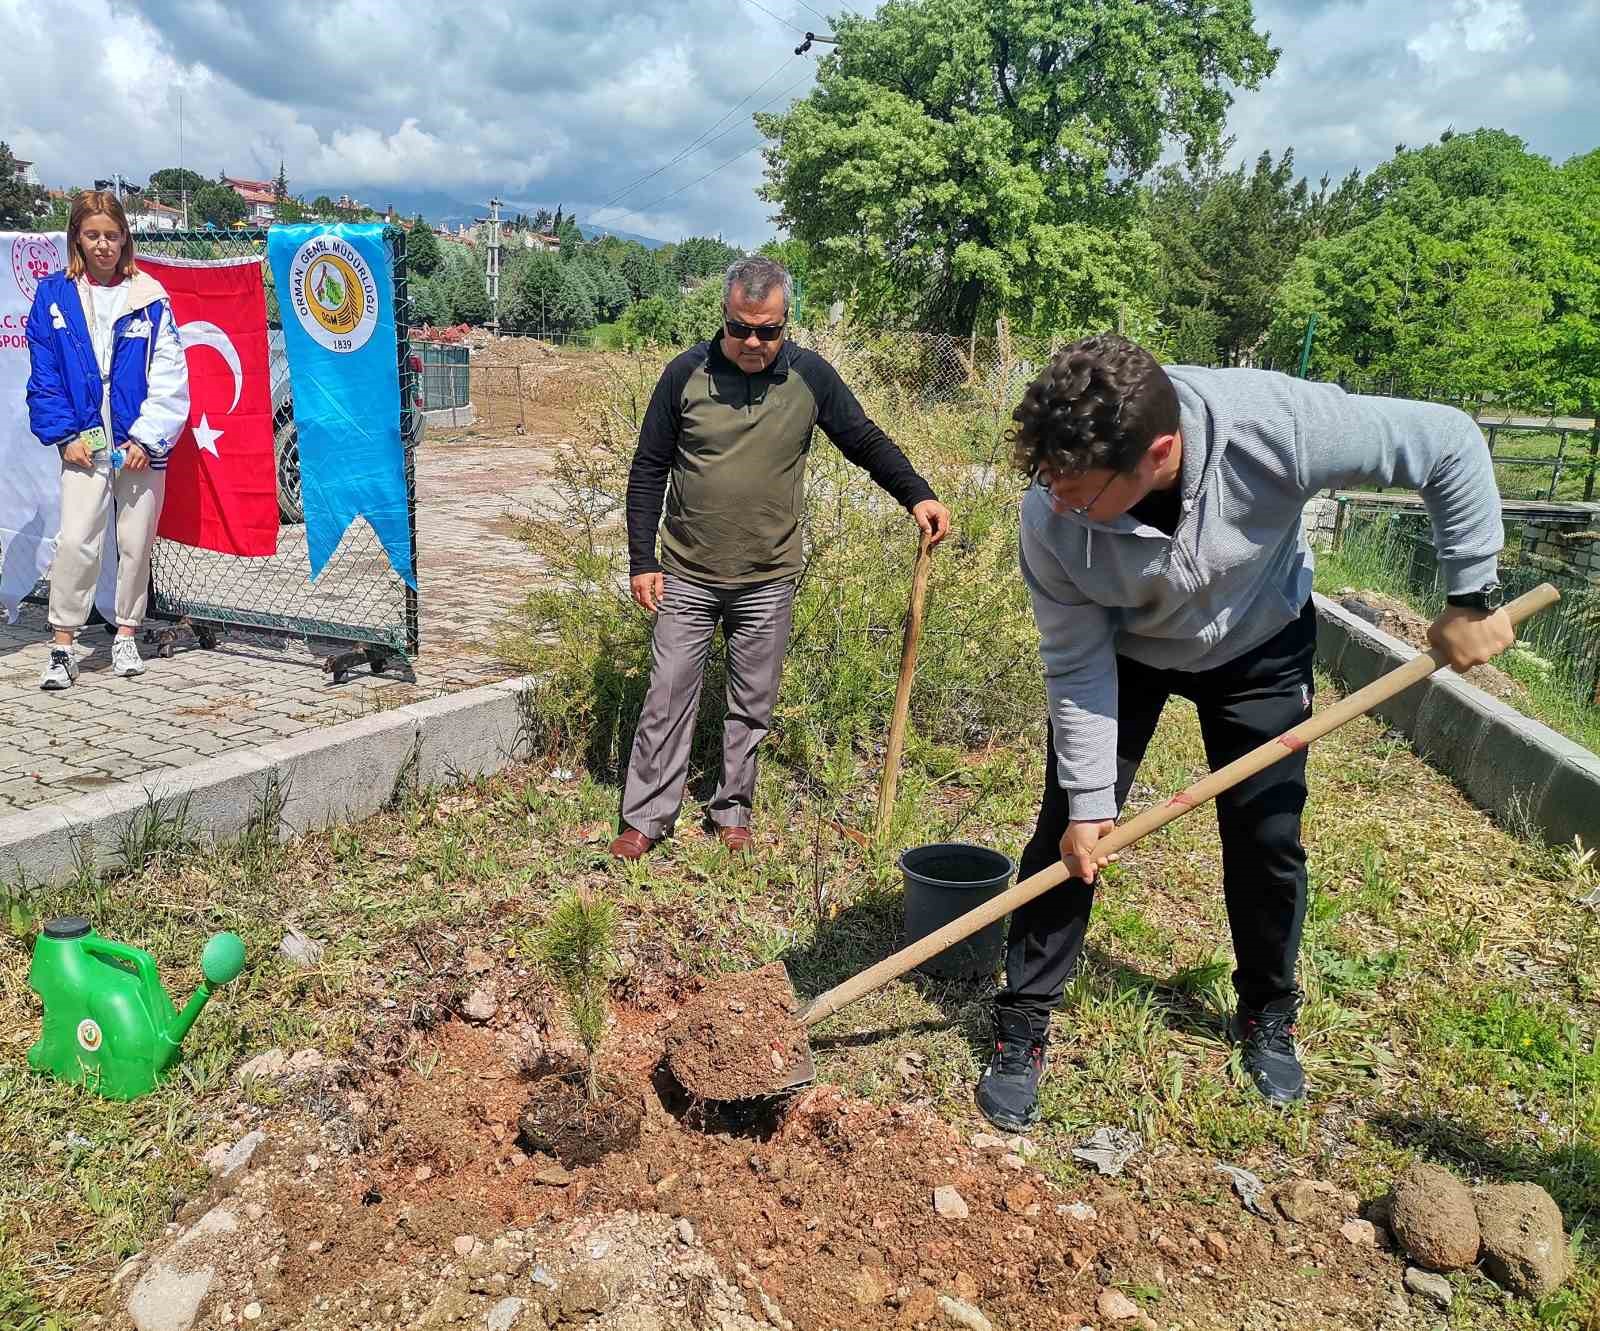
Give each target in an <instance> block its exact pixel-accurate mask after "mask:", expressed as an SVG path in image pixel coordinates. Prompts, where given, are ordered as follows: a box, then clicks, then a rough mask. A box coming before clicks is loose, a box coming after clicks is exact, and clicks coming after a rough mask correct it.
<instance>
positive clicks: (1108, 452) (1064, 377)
mask: <svg viewBox="0 0 1600 1331" xmlns="http://www.w3.org/2000/svg"><path fill="white" fill-rule="evenodd" d="M1011 419H1012V420H1013V421H1015V422H1016V426H1015V428H1013V429H1012V431H1011V433H1010V436H1009V437H1010V440H1011V460H1012V462H1013V463H1014V464H1015V465H1016V468H1017V470H1018V471H1021V472H1025V473H1026V474H1028V475H1029V476H1032V475H1035V474H1036V473H1037V472H1038V470H1039V468H1040V467H1042V466H1043V467H1049V468H1050V470H1051V471H1052V472H1054V473H1056V474H1057V475H1075V474H1078V473H1081V472H1085V471H1089V470H1091V469H1093V468H1099V467H1110V468H1111V469H1112V470H1113V471H1118V472H1128V471H1132V470H1133V469H1134V468H1135V467H1136V466H1138V464H1139V459H1140V458H1142V457H1143V456H1144V455H1145V450H1147V449H1148V448H1149V447H1150V445H1151V443H1152V442H1154V441H1155V439H1156V438H1157V437H1159V436H1160V435H1163V434H1175V433H1177V430H1178V393H1177V390H1176V389H1175V388H1173V386H1172V380H1171V379H1169V378H1168V377H1167V372H1166V371H1165V370H1163V369H1162V368H1161V366H1160V365H1159V364H1158V363H1157V361H1156V358H1155V357H1154V356H1152V355H1151V354H1150V353H1149V352H1148V351H1146V350H1145V349H1144V348H1143V347H1141V346H1140V345H1139V344H1138V343H1137V342H1130V341H1129V340H1128V339H1127V338H1125V337H1122V336H1120V335H1119V334H1117V333H1099V334H1097V335H1095V336H1094V337H1086V338H1082V339H1081V340H1079V341H1077V342H1074V343H1072V344H1071V345H1070V346H1066V347H1063V348H1062V349H1061V350H1060V351H1058V352H1056V354H1055V355H1054V356H1053V357H1051V359H1050V363H1049V364H1048V365H1047V366H1045V368H1044V369H1043V370H1042V371H1040V373H1039V377H1038V378H1037V379H1035V380H1034V381H1033V382H1032V383H1031V384H1029V385H1028V390H1027V392H1025V393H1024V394H1023V395H1022V402H1021V403H1020V404H1019V405H1018V407H1017V409H1016V410H1015V411H1013V412H1012V413H1011Z"/></svg>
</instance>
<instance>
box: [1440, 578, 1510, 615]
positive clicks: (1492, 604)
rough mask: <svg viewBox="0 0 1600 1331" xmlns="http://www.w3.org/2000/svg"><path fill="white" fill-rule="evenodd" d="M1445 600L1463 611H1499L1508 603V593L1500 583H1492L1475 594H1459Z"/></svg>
mask: <svg viewBox="0 0 1600 1331" xmlns="http://www.w3.org/2000/svg"><path fill="white" fill-rule="evenodd" d="M1444 599H1445V603H1446V604H1447V605H1454V606H1460V607H1461V608H1462V609H1463V610H1498V609H1499V608H1500V607H1501V606H1502V605H1504V604H1505V603H1506V593H1505V588H1503V587H1502V586H1501V585H1500V584H1499V583H1498V582H1491V583H1490V584H1489V585H1488V586H1487V587H1481V588H1479V589H1478V590H1477V591H1475V592H1457V593H1455V595H1453V596H1447V597H1445V598H1444Z"/></svg>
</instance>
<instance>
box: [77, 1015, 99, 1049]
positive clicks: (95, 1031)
mask: <svg viewBox="0 0 1600 1331" xmlns="http://www.w3.org/2000/svg"><path fill="white" fill-rule="evenodd" d="M78 1043H79V1044H81V1045H82V1046H83V1047H84V1048H85V1049H86V1050H88V1051H89V1052H90V1053H91V1054H93V1053H98V1052H99V1049H100V1028H99V1026H97V1025H95V1023H94V1022H93V1021H91V1020H90V1019H89V1018H88V1017H85V1018H84V1019H83V1020H82V1021H80V1022H79V1023H78Z"/></svg>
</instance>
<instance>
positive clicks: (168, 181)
mask: <svg viewBox="0 0 1600 1331" xmlns="http://www.w3.org/2000/svg"><path fill="white" fill-rule="evenodd" d="M209 183H210V182H209V181H208V180H207V179H206V178H205V177H204V176H203V175H201V174H200V173H199V172H198V171H191V170H189V168H188V167H186V166H164V167H162V168H161V170H159V171H152V172H151V173H150V189H151V191H152V192H153V193H155V194H156V195H158V196H159V197H160V199H161V202H162V203H166V204H172V205H174V206H175V205H176V204H177V203H178V201H179V199H180V198H181V197H182V195H183V194H184V192H185V191H187V192H188V194H189V197H190V198H193V197H194V196H195V194H196V193H198V192H199V191H200V190H202V189H204V188H205V187H206V185H208V184H209Z"/></svg>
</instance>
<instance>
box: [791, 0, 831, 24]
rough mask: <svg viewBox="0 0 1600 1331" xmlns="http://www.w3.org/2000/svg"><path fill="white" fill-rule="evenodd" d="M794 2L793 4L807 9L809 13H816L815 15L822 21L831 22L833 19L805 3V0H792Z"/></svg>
mask: <svg viewBox="0 0 1600 1331" xmlns="http://www.w3.org/2000/svg"><path fill="white" fill-rule="evenodd" d="M794 2H795V4H797V5H799V6H800V8H801V9H807V10H810V11H811V13H813V14H816V16H817V17H818V18H819V19H821V20H822V21H823V22H824V23H832V22H833V20H832V19H830V18H829V17H828V16H827V15H826V14H824V13H821V12H820V11H818V10H815V9H811V6H810V5H808V4H807V3H806V0H794Z"/></svg>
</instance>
